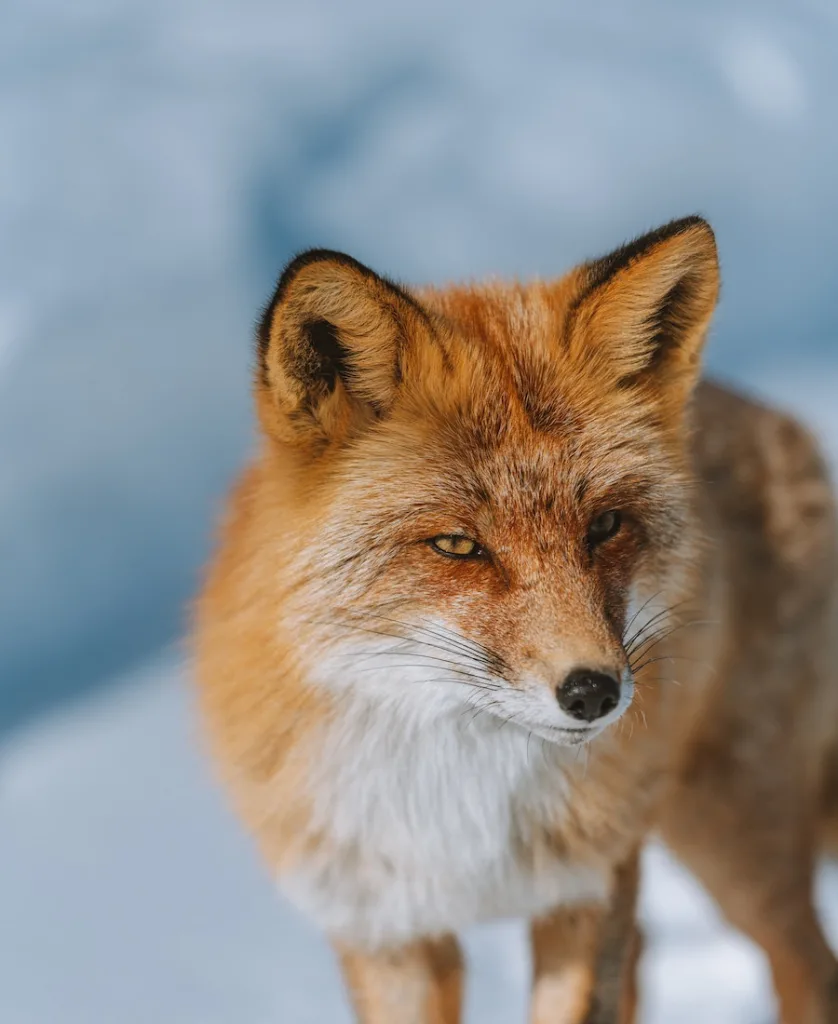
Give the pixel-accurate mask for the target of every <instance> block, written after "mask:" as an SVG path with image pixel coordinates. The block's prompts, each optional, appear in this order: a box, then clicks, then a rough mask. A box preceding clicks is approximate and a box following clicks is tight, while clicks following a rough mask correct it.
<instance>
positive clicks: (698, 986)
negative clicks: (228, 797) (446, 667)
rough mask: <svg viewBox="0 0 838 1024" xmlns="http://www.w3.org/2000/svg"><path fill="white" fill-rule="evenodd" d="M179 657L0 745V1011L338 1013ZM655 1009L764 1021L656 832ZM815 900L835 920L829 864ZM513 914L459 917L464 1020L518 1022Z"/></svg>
mask: <svg viewBox="0 0 838 1024" xmlns="http://www.w3.org/2000/svg"><path fill="white" fill-rule="evenodd" d="M185 676H186V673H185V670H184V669H183V668H182V667H181V666H180V665H179V664H178V663H177V661H176V660H175V659H174V658H173V657H172V658H168V659H161V660H158V661H155V662H153V663H152V664H150V665H148V666H146V667H145V668H144V669H143V670H142V671H138V672H135V673H134V674H132V675H131V676H130V677H128V678H126V679H123V680H121V682H120V685H119V686H118V687H116V688H114V689H111V690H110V691H108V692H106V693H104V694H101V695H99V696H97V697H95V698H89V699H88V700H87V701H86V702H82V703H80V704H79V705H78V706H76V707H75V708H73V709H72V710H69V711H68V710H65V711H62V712H59V713H56V714H55V715H53V716H51V717H46V718H44V719H42V720H41V721H40V723H39V724H38V725H36V726H32V727H30V728H28V729H24V730H20V731H18V733H17V734H16V735H15V737H14V738H13V739H12V740H11V741H10V742H8V743H7V744H6V746H5V749H4V750H3V753H2V761H0V792H2V801H0V835H2V837H3V840H2V843H0V905H2V907H3V915H2V917H0V965H2V966H0V1020H3V1021H4V1022H8V1024H47V1022H48V1024H113V1022H115V1021H118V1022H119V1024H149V1022H152V1021H153V1022H154V1024H262V1022H264V1024H269V1022H270V1024H276V1022H279V1021H282V1022H287V1024H349V1020H350V1018H349V1016H348V1010H347V1006H346V1003H345V1000H344V995H343V990H342V987H341V983H340V980H339V977H338V974H337V971H336V968H335V964H334V963H333V961H332V958H331V954H330V952H329V950H328V948H327V946H326V944H325V943H324V941H323V940H322V938H321V937H320V936H319V935H318V934H317V933H316V932H314V931H313V930H312V929H311V928H310V927H309V926H308V925H307V923H306V922H305V921H303V920H302V919H300V918H299V917H298V916H297V914H296V912H294V911H292V910H291V909H290V908H289V907H288V906H287V905H285V904H284V903H283V902H282V901H281V900H280V899H279V898H278V897H277V895H276V892H275V891H274V888H273V886H272V884H271V882H270V880H269V877H268V874H267V871H266V870H265V869H264V868H263V866H262V864H261V862H260V861H259V860H258V858H257V855H256V853H255V850H254V849H253V848H252V847H251V845H250V841H249V840H248V839H246V838H245V836H244V834H243V832H242V831H241V830H240V828H239V826H238V824H237V822H235V821H234V820H233V817H232V815H231V814H230V812H229V811H228V809H227V808H226V806H225V802H224V799H223V797H222V795H221V793H220V791H219V790H218V788H217V787H216V785H215V782H214V780H213V779H212V777H211V772H210V768H209V765H208V762H207V760H206V759H205V756H204V753H203V751H202V750H201V746H200V741H199V739H198V736H197V735H196V732H197V731H196V727H195V718H194V715H193V711H192V707H191V702H190V691H189V689H188V686H187V685H186V682H185ZM645 878H646V881H645V888H644V897H643V917H644V919H645V921H646V922H647V926H648V928H649V932H650V938H651V944H650V949H649V953H648V955H647V957H646V960H645V962H644V968H643V977H644V990H645V1011H644V1017H643V1020H644V1022H646V1024H672V1022H673V1021H678V1022H679V1024H707V1022H708V1021H713V1022H714V1024H765V1022H766V1021H767V1020H770V1006H771V1003H770V999H769V989H768V978H767V974H766V969H765V965H764V963H763V961H762V957H761V954H759V952H758V951H756V950H755V949H754V947H752V946H751V944H750V943H749V942H748V941H747V940H745V939H744V938H742V937H741V936H739V935H736V934H734V933H732V932H730V931H729V930H728V929H727V928H726V927H725V926H724V925H723V924H722V923H721V922H720V920H719V918H718V915H717V913H716V912H715V910H714V908H713V906H712V904H711V903H710V901H709V899H708V898H707V897H706V896H705V895H704V894H703V892H702V891H701V890H700V889H699V888H698V886H697V885H696V883H695V882H693V881H692V880H691V878H689V877H688V876H687V875H686V874H685V873H684V871H683V870H682V869H680V868H679V867H678V866H677V865H676V864H674V863H673V862H672V860H671V859H670V858H669V857H668V856H667V854H666V853H665V852H664V851H663V850H662V849H661V848H659V847H653V848H652V849H651V850H650V851H649V854H648V857H647V860H646V864H645ZM821 890H822V891H821V903H822V904H823V905H824V906H825V907H826V908H827V910H828V911H829V912H830V917H829V921H830V924H831V926H832V935H833V938H835V939H836V940H838V869H830V870H825V871H824V874H823V879H822V881H821ZM523 935H524V932H523V926H522V925H521V924H520V923H518V922H501V923H499V924H495V925H492V926H489V927H486V928H482V929H478V930H475V931H474V932H472V933H470V934H469V935H468V936H467V953H468V956H469V960H470V963H471V968H472V973H471V975H470V980H469V989H468V1015H467V1021H468V1022H469V1024H515V1022H518V1024H523V1022H524V1020H525V1007H526V981H527V977H528V970H529V966H528V959H527V953H526V947H525V944H524V941H523Z"/></svg>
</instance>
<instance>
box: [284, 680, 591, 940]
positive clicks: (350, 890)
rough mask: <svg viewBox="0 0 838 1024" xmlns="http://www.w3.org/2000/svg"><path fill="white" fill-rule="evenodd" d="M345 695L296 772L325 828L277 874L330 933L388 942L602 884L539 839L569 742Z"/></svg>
mask: <svg viewBox="0 0 838 1024" xmlns="http://www.w3.org/2000/svg"><path fill="white" fill-rule="evenodd" d="M345 696H346V697H347V699H346V700H345V701H344V702H342V704H341V709H340V716H339V717H336V718H335V720H334V721H333V722H332V723H331V724H330V725H329V726H327V727H325V728H324V733H323V736H322V745H321V748H320V749H321V756H320V757H319V758H318V761H317V763H316V764H315V765H313V766H312V768H311V771H310V778H309V782H310V785H311V786H312V790H313V795H314V806H315V815H314V819H315V820H314V822H313V829H314V831H315V833H316V834H318V835H320V836H323V835H325V836H326V837H327V841H326V842H321V843H320V844H319V846H318V848H317V853H316V854H314V855H313V856H312V857H310V858H309V859H308V860H307V861H306V862H305V863H304V864H302V865H299V866H298V868H297V870H296V871H295V872H294V873H293V874H288V875H284V876H283V877H282V878H281V879H280V884H281V887H282V889H283V891H284V892H285V893H286V895H287V896H288V897H289V898H290V899H291V900H292V902H294V903H295V904H296V905H297V906H299V907H300V909H302V910H303V911H304V912H305V913H306V914H307V915H308V916H309V917H311V918H312V919H313V920H314V921H315V922H316V923H317V924H318V926H319V927H321V928H322V929H323V930H324V931H326V932H327V933H328V934H329V935H331V936H332V937H335V938H339V939H341V940H343V941H346V942H349V943H353V944H361V945H365V946H372V947H375V946H387V945H397V944H400V943H403V942H406V941H409V940H411V939H413V938H416V937H419V936H426V935H433V934H438V933H441V932H446V931H457V930H460V929H462V928H464V927H466V926H468V925H471V924H472V923H475V922H477V921H481V920H489V919H492V918H497V917H513V916H533V915H537V914H539V913H544V912H545V911H547V910H549V909H551V908H553V907H556V906H558V905H560V904H563V903H580V902H595V901H598V900H601V899H603V898H604V897H605V894H606V888H607V882H606V879H605V877H604V875H603V874H602V873H601V872H600V871H598V870H597V869H595V868H594V867H591V866H586V865H582V864H572V863H569V862H568V861H567V860H566V859H563V858H562V856H561V855H560V853H559V852H558V851H557V850H556V849H555V847H554V846H553V845H552V844H551V842H550V832H551V830H554V829H555V826H556V825H557V824H560V823H561V821H562V817H563V810H564V806H565V801H566V772H567V771H568V769H569V766H570V765H572V764H573V758H574V757H575V756H576V754H575V752H573V751H571V750H568V749H566V748H561V747H557V746H555V745H553V744H549V743H545V742H544V741H542V740H539V739H538V738H536V737H535V736H530V735H529V734H528V733H527V732H525V731H523V730H521V729H518V728H517V727H515V726H513V725H510V724H508V723H503V722H500V721H498V720H496V719H493V718H491V717H490V716H488V715H486V714H482V715H478V716H476V717H475V716H474V714H473V710H471V709H467V710H466V711H465V712H463V709H462V708H457V707H451V708H448V709H442V710H441V709H440V708H439V707H436V708H429V707H428V706H427V705H420V704H419V703H418V702H417V703H414V702H413V701H410V702H404V701H391V702H388V701H387V700H386V699H385V700H384V701H382V700H381V695H380V694H379V695H378V699H376V700H375V701H370V700H367V699H365V698H362V697H360V696H354V695H353V696H349V695H345Z"/></svg>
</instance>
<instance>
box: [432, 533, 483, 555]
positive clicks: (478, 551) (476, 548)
mask: <svg viewBox="0 0 838 1024" xmlns="http://www.w3.org/2000/svg"><path fill="white" fill-rule="evenodd" d="M430 545H431V547H432V548H433V549H434V551H438V552H439V553H440V554H441V555H447V557H448V558H479V557H480V555H482V554H483V549H482V548H481V547H480V545H479V544H478V543H477V541H476V540H472V539H471V537H464V536H463V535H462V534H459V533H446V534H442V535H441V536H439V537H432V538H431V541H430Z"/></svg>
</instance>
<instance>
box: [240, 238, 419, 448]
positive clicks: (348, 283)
mask: <svg viewBox="0 0 838 1024" xmlns="http://www.w3.org/2000/svg"><path fill="white" fill-rule="evenodd" d="M424 329H427V317H426V315H425V313H424V311H423V310H422V309H421V307H420V306H419V305H418V303H417V302H416V301H415V300H414V299H413V298H411V297H410V296H408V295H407V293H406V292H404V291H403V290H402V289H401V288H399V287H398V286H396V285H394V284H392V283H391V282H390V281H387V280H386V279H385V278H383V277H380V276H379V275H378V274H376V273H374V272H373V271H372V270H370V269H369V268H368V267H365V266H364V265H363V264H362V263H359V262H358V261H357V260H354V259H352V257H351V256H346V255H344V254H343V253H339V252H332V251H331V250H327V249H312V250H310V251H308V252H305V253H303V254H302V255H300V256H298V257H297V258H296V259H295V260H293V261H292V262H291V263H289V265H288V266H287V267H286V268H285V271H284V272H283V274H282V276H281V277H280V279H279V284H278V285H277V287H276V291H275V292H274V295H273V297H272V299H271V301H270V303H269V304H268V306H267V308H266V310H265V313H264V315H263V317H262V321H261V323H260V325H259V333H258V342H259V352H258V357H259V365H258V371H257V405H258V408H259V415H260V419H261V420H262V424H263V426H264V427H265V429H266V430H267V431H268V433H269V434H270V435H271V436H273V437H276V438H277V439H280V440H284V441H287V442H291V443H297V444H299V443H301V442H304V443H316V442H319V443H325V442H327V441H334V440H338V439H340V438H346V437H348V436H350V435H351V434H352V433H353V432H355V431H356V430H358V429H359V428H361V427H363V426H364V425H365V424H369V423H371V422H373V421H374V420H375V419H377V418H380V417H381V416H383V415H385V414H386V413H387V411H388V409H389V408H390V406H391V404H392V402H393V399H394V397H395V394H396V392H397V390H398V387H399V383H400V380H401V363H402V355H403V350H404V348H405V346H406V345H407V344H408V342H409V339H410V337H411V336H412V335H413V334H414V333H415V332H417V331H421V330H424Z"/></svg>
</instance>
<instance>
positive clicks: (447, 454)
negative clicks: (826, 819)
mask: <svg viewBox="0 0 838 1024" xmlns="http://www.w3.org/2000/svg"><path fill="white" fill-rule="evenodd" d="M717 291H718V266H717V257H716V250H715V243H714V239H713V235H712V232H711V231H710V229H709V227H708V226H707V224H706V223H705V222H704V221H702V220H700V219H699V218H688V219H686V220H682V221H677V222H674V223H673V224H670V225H667V226H666V227H665V228H662V229H660V230H659V231H656V232H653V233H652V234H650V235H647V236H645V237H643V238H641V239H639V240H637V241H636V242H633V243H630V244H629V245H627V246H625V247H623V248H622V249H619V250H617V251H616V252H615V253H612V254H611V255H609V256H607V257H605V258H603V259H599V260H594V261H592V262H590V263H587V264H583V265H582V266H580V267H577V268H576V269H575V270H573V271H572V272H571V273H569V274H568V275H566V276H565V277H563V278H562V279H560V280H558V281H554V282H536V283H532V284H529V285H527V286H523V285H517V284H515V285H506V284H490V285H482V286H471V287H463V288H450V289H446V290H434V289H424V290H413V291H408V290H406V289H404V288H401V287H399V286H396V285H395V284H393V283H391V282H389V281H387V280H386V279H384V278H382V277H380V276H378V275H377V274H375V273H373V272H372V271H371V270H369V269H368V268H366V267H364V266H363V265H361V264H360V263H357V262H356V261H355V260H353V259H351V258H349V257H347V256H344V255H342V254H338V253H333V252H328V251H321V250H316V251H312V252H309V253H306V254H304V255H302V256H300V257H298V258H297V259H296V260H294V261H293V262H292V263H291V264H290V265H289V267H288V268H287V269H286V271H285V273H284V274H283V276H282V278H281V280H280V282H279V285H278V287H277V290H276V293H275V295H274V297H273V299H272V301H271V303H270V304H269V306H268V308H267V310H266V312H265V314H264V317H263V320H262V323H261V326H260V331H259V341H260V347H259V368H258V371H257V384H256V391H257V405H258V410H259V416H260V421H261V425H262V428H263V431H264V434H265V437H266V444H267V451H268V466H269V467H270V468H269V472H271V473H273V474H274V476H275V485H276V488H277V494H278V495H279V496H280V497H279V502H280V505H281V507H282V508H284V509H286V510H291V509H293V513H292V512H291V511H288V512H287V514H286V516H285V520H284V522H283V524H282V527H281V534H280V536H281V541H280V547H281V551H282V554H281V563H282V566H281V570H280V569H279V567H278V570H277V576H278V577H281V579H279V580H278V582H277V587H278V589H279V591H281V596H280V600H279V601H278V602H277V607H278V608H279V609H280V611H279V612H278V620H279V621H278V629H280V630H282V631H284V632H285V633H286V634H288V635H289V636H291V637H294V636H295V635H299V636H300V637H304V638H305V639H304V640H303V641H301V644H300V649H299V655H298V657H299V658H300V661H301V663H303V664H304V666H305V673H306V675H307V676H308V677H309V678H310V679H311V680H312V682H314V683H316V685H321V686H325V687H328V688H330V689H331V690H333V691H339V692H346V693H357V694H363V695H364V696H365V697H366V698H368V699H369V700H371V701H381V702H395V703H399V704H401V705H404V706H405V707H408V708H410V710H411V713H412V714H414V715H415V716H416V718H417V720H418V721H424V720H428V721H429V722H430V721H431V720H432V719H433V718H434V717H435V716H437V715H440V714H445V713H451V712H454V713H463V714H467V713H470V714H473V715H479V714H482V713H486V714H488V715H490V716H493V717H494V718H497V719H499V720H502V721H509V722H513V723H517V724H518V725H520V726H522V727H523V728H525V729H527V730H529V731H530V732H532V733H535V734H536V735H539V736H541V737H542V738H543V739H545V740H548V741H552V742H554V743H557V744H563V745H570V746H573V745H578V744H580V743H584V742H586V741H588V740H590V739H592V738H593V737H594V736H596V735H597V734H598V733H600V732H601V731H602V730H603V729H604V728H606V727H607V726H609V725H610V724H612V723H613V722H615V721H616V720H617V719H619V717H620V716H621V715H622V713H623V712H624V711H625V710H626V708H627V707H628V706H629V705H630V703H631V700H632V694H633V671H634V670H635V669H637V667H638V664H639V662H640V660H641V659H642V653H643V643H644V640H645V639H648V634H647V633H645V632H644V626H648V624H649V623H650V622H651V623H653V617H652V615H651V614H650V613H649V609H654V608H656V607H658V606H659V605H660V603H661V602H663V603H666V602H668V601H671V600H672V599H673V595H677V592H678V587H679V583H680V581H681V580H682V579H683V578H684V574H685V573H687V572H688V571H689V566H690V562H691V557H692V554H693V545H694V543H695V540H694V536H695V527H694V523H693V512H692V496H691V473H690V464H689V457H688V452H687V446H688V437H689V397H690V394H691V391H692V388H693V386H694V384H695V381H696V379H697V376H698V367H699V355H700V350H701V347H702V344H703V340H704V337H705V335H706V332H707V328H708V325H709V322H710V318H711V315H712V312H713V308H714V306H715V302H716V297H717ZM644 609H645V611H644ZM633 634H634V636H633Z"/></svg>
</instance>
